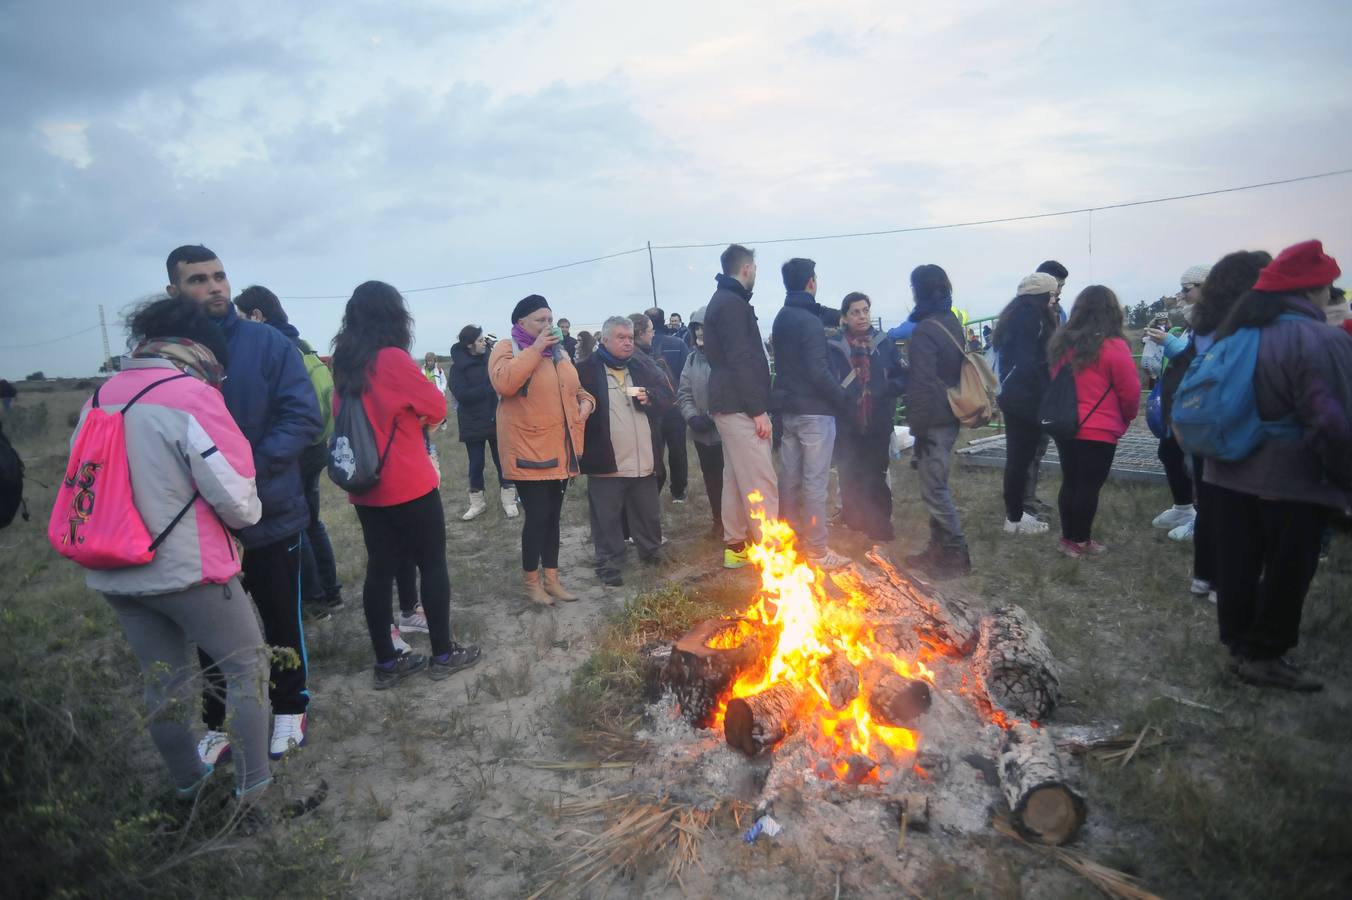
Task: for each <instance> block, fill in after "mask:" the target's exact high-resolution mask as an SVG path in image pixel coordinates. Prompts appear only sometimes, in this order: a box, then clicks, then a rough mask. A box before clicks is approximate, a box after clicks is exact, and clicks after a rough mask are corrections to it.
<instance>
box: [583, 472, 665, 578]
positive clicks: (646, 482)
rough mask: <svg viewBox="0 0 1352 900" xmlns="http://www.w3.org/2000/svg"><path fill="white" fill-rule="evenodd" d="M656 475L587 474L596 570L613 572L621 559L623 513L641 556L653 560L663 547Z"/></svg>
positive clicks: (659, 498)
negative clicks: (636, 476) (640, 476)
mask: <svg viewBox="0 0 1352 900" xmlns="http://www.w3.org/2000/svg"><path fill="white" fill-rule="evenodd" d="M661 497H662V495H661V493H660V491H659V490H658V487H657V476H656V475H647V476H644V477H643V478H623V477H612V476H600V475H590V476H588V478H587V507H588V510H589V511H590V513H591V532H592V545H593V547H595V549H596V572H597V574H598V575H608V574H610V575H613V574H617V573H618V572H619V570H620V564H621V563H622V562H623V561H624V550H625V546H624V528H623V526H622V525H621V524H620V514H621V513H623V514H624V516H625V518H626V519H627V520H628V522H629V533H630V534H631V535H633V538H634V547H636V548H637V549H638V555H639V558H640V559H652V558H653V557H654V556H656V555H657V551H658V549H659V548H660V547H661V546H662V500H661Z"/></svg>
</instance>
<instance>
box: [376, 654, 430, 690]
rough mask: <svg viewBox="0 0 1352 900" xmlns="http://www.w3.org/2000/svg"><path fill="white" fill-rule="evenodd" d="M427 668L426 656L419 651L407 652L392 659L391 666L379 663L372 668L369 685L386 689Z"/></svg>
mask: <svg viewBox="0 0 1352 900" xmlns="http://www.w3.org/2000/svg"><path fill="white" fill-rule="evenodd" d="M425 668H427V657H425V656H423V655H422V654H421V653H408V654H405V655H404V656H401V657H399V658H398V659H396V660H395V661H394V665H393V666H388V667H387V666H382V665H380V664H379V663H377V664H376V665H375V667H374V668H372V670H371V671H372V677H371V687H373V688H375V689H376V690H378V691H388V690H389V689H390V688H392V687H394V686H395V685H396V684H398V683H399V682H401V681H403V680H404V679H405V678H407V677H408V676H410V675H415V674H417V673H418V672H421V671H422V670H423V669H425Z"/></svg>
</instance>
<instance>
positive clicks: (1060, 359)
mask: <svg viewBox="0 0 1352 900" xmlns="http://www.w3.org/2000/svg"><path fill="white" fill-rule="evenodd" d="M1122 324H1123V315H1122V305H1121V304H1120V303H1118V302H1117V295H1116V294H1114V293H1113V292H1112V291H1111V290H1109V289H1108V288H1106V287H1104V286H1103V285H1101V284H1091V285H1090V286H1089V287H1087V288H1085V289H1084V290H1083V291H1081V292H1080V295H1079V296H1078V297H1076V298H1075V306H1074V308H1073V309H1072V310H1071V312H1070V319H1069V320H1067V322H1066V324H1065V325H1063V326H1062V327H1061V328H1060V329H1058V330H1057V332H1056V334H1054V335H1052V339H1051V341H1050V342H1048V344H1047V358H1048V360H1049V361H1050V362H1051V366H1052V371H1051V374H1052V377H1053V378H1055V377H1056V374H1057V373H1058V372H1059V371H1061V368H1062V367H1063V366H1067V365H1069V366H1073V367H1074V372H1075V396H1076V398H1077V400H1078V402H1079V410H1080V423H1081V424H1080V430H1079V431H1078V432H1076V434H1075V437H1074V438H1057V439H1056V450H1057V453H1058V454H1059V455H1060V457H1061V493H1060V495H1059V496H1058V497H1057V507H1058V509H1059V512H1060V514H1061V544H1060V549H1061V552H1062V553H1064V554H1065V555H1066V556H1069V557H1071V558H1072V559H1079V558H1080V557H1081V556H1085V555H1092V556H1097V555H1098V554H1100V553H1102V552H1103V551H1104V550H1105V549H1106V548H1105V547H1104V546H1103V545H1102V544H1100V543H1099V542H1098V541H1096V540H1094V539H1093V538H1091V537H1090V531H1091V529H1092V528H1093V526H1094V514H1095V513H1096V512H1098V499H1099V491H1101V490H1102V489H1103V484H1104V482H1106V481H1107V480H1108V472H1109V470H1110V469H1111V468H1112V465H1113V456H1114V455H1115V454H1116V453H1117V440H1118V438H1120V437H1122V435H1124V434H1126V431H1127V425H1128V424H1129V423H1130V422H1131V420H1132V419H1134V418H1136V414H1137V412H1139V411H1140V408H1141V380H1140V376H1139V375H1137V372H1136V361H1135V360H1134V359H1132V357H1131V349H1130V348H1129V347H1128V346H1127V342H1126V339H1125V338H1124V337H1123V335H1122Z"/></svg>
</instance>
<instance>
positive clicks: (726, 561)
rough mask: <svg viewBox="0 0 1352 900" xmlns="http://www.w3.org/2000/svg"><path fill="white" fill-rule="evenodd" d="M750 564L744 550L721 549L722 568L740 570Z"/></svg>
mask: <svg viewBox="0 0 1352 900" xmlns="http://www.w3.org/2000/svg"><path fill="white" fill-rule="evenodd" d="M749 562H751V560H750V558H748V557H747V555H746V550H734V549H732V548H731V547H724V548H723V568H725V569H740V568H741V567H742V566H744V565H746V564H747V563H749Z"/></svg>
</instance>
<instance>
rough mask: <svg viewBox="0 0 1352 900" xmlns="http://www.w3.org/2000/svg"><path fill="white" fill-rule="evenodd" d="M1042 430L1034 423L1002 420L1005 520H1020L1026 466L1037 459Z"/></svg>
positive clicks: (1008, 419) (1009, 418) (1026, 484)
mask: <svg viewBox="0 0 1352 900" xmlns="http://www.w3.org/2000/svg"><path fill="white" fill-rule="evenodd" d="M1041 440H1042V426H1041V425H1039V424H1038V423H1036V422H1033V421H1029V420H1025V419H1016V418H1015V417H1013V416H1010V415H1006V416H1005V488H1004V493H1005V518H1006V519H1008V520H1009V521H1011V522H1017V521H1019V520H1020V519H1022V518H1023V495H1024V491H1025V490H1027V488H1028V465H1029V463H1031V462H1032V461H1033V457H1034V456H1036V455H1037V448H1038V442H1039V441H1041Z"/></svg>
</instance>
